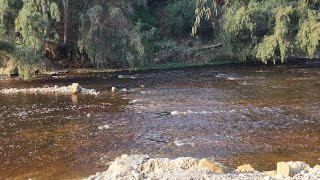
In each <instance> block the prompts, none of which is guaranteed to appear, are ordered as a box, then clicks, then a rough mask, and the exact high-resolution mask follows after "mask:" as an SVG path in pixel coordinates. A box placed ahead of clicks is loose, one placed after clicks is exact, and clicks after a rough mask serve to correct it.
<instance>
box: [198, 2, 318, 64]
mask: <svg viewBox="0 0 320 180" xmlns="http://www.w3.org/2000/svg"><path fill="white" fill-rule="evenodd" d="M319 10H320V4H319V1H318V0H268V1H263V0H243V1H239V0H225V1H223V0H213V1H207V0H197V8H196V20H195V24H194V27H193V34H195V33H196V31H197V28H198V26H199V23H200V22H201V19H203V18H205V19H210V18H211V17H212V16H221V17H220V25H221V27H220V39H221V41H223V42H224V43H225V46H226V47H225V48H226V49H228V50H229V51H230V53H231V55H232V56H233V57H235V58H237V59H239V60H243V61H245V60H248V59H259V60H261V61H262V62H264V63H267V62H268V61H270V60H271V61H273V62H274V63H275V62H276V60H277V59H280V60H281V62H284V61H286V60H287V59H288V58H289V56H295V57H296V56H297V55H306V56H308V57H310V58H312V57H313V56H314V55H315V54H316V53H317V52H318V48H319V41H320V29H319V28H320V14H319ZM212 14H213V15H212Z"/></svg>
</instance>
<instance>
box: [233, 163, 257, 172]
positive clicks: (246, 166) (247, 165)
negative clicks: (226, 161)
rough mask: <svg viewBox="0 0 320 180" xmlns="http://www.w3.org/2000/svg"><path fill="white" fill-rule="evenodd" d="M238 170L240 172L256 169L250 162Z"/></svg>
mask: <svg viewBox="0 0 320 180" xmlns="http://www.w3.org/2000/svg"><path fill="white" fill-rule="evenodd" d="M237 171H239V172H254V171H255V169H254V168H253V167H252V166H251V165H250V164H245V165H242V166H238V167H237Z"/></svg>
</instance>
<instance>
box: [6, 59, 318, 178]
mask: <svg viewBox="0 0 320 180" xmlns="http://www.w3.org/2000/svg"><path fill="white" fill-rule="evenodd" d="M319 70H320V68H319V65H318V64H300V65H295V66H290V67H289V66H276V67H269V66H234V67H224V66H221V67H202V68H187V69H180V70H179V69H176V70H171V71H155V72H146V73H140V74H131V75H129V76H126V75H121V76H118V75H119V74H117V73H114V74H112V73H101V74H86V75H81V76H80V75H68V76H66V77H60V78H59V77H56V78H55V79H54V78H40V79H35V80H32V81H29V82H23V81H18V80H15V79H12V80H0V89H3V88H11V87H18V88H28V87H42V86H43V85H49V86H53V85H59V86H62V85H68V84H70V83H72V82H79V83H80V84H81V85H82V86H83V87H86V88H94V89H97V90H99V91H101V92H102V94H101V96H99V97H93V96H87V95H78V96H75V95H73V96H72V95H59V94H51V95H49V94H16V95H1V94H0V100H1V101H0V139H1V141H0V162H2V163H1V164H0V179H1V178H4V179H12V178H17V179H19V178H23V179H26V178H32V179H37V178H40V179H41V178H59V179H72V178H81V177H85V176H88V175H90V174H94V173H95V172H97V171H102V170H105V169H106V168H107V165H108V163H109V162H110V161H111V160H112V159H113V158H114V157H116V156H119V155H121V154H123V153H128V154H133V153H147V154H150V155H152V156H160V157H172V158H174V157H179V156H193V157H198V158H202V157H210V158H214V159H216V160H217V161H219V162H221V163H224V164H226V165H228V166H234V167H235V166H237V165H242V164H245V163H250V164H252V165H253V166H254V167H255V168H256V169H258V170H268V169H273V168H274V167H275V163H276V162H278V161H289V160H302V161H305V162H307V163H310V164H311V165H314V164H317V163H319V162H320V159H319V158H320V155H319V152H320V148H319V147H320V101H319V100H320V92H319V90H320V71H319ZM141 85H144V87H142V86H141ZM112 86H116V87H118V88H119V89H121V88H126V90H127V91H124V92H118V93H111V92H110V89H111V87H112ZM104 127H108V128H104Z"/></svg>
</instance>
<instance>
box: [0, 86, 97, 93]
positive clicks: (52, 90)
mask: <svg viewBox="0 0 320 180" xmlns="http://www.w3.org/2000/svg"><path fill="white" fill-rule="evenodd" d="M0 93H1V94H18V93H43V94H49V93H60V94H72V86H71V85H70V86H61V87H58V86H53V87H37V88H24V89H18V88H10V89H2V90H0ZM80 94H88V95H99V92H97V91H96V90H95V89H86V88H81V90H80Z"/></svg>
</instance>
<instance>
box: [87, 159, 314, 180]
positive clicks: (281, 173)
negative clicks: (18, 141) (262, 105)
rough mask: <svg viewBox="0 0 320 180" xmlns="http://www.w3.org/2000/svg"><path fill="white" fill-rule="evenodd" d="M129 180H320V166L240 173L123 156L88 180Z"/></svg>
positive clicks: (203, 163) (285, 165)
mask: <svg viewBox="0 0 320 180" xmlns="http://www.w3.org/2000/svg"><path fill="white" fill-rule="evenodd" d="M102 179H103V180H114V179H119V180H127V179H137V180H140V179H150V180H151V179H204V180H209V179H210V180H211V179H213V180H214V179H217V180H221V179H223V180H247V179H252V180H253V179H264V180H272V179H285V180H298V179H299V180H300V179H309V180H315V179H320V166H319V165H317V166H315V167H313V168H312V167H310V166H309V165H307V164H305V163H303V162H279V163H278V164H277V170H274V171H265V172H258V171H256V170H254V168H253V167H251V165H248V164H247V165H243V166H239V167H238V168H237V169H232V168H228V167H225V166H223V165H221V164H219V163H216V162H214V161H210V160H209V159H201V160H198V159H195V158H190V157H181V158H177V159H168V158H150V157H149V156H147V155H131V156H128V155H122V156H121V157H120V158H117V159H116V160H115V161H114V162H113V163H112V164H111V165H110V167H109V169H108V170H107V171H105V172H98V173H96V174H95V175H92V176H90V177H88V178H86V179H85V180H102Z"/></svg>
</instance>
